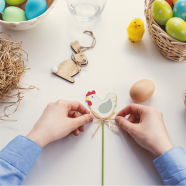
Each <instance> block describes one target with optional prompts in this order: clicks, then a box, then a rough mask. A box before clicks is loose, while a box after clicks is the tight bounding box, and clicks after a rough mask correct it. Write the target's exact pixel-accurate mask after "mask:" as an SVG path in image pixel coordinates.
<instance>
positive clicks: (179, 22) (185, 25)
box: [165, 17, 186, 41]
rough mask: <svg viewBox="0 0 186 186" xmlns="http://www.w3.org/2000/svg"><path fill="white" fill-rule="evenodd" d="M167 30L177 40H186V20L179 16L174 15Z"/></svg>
mask: <svg viewBox="0 0 186 186" xmlns="http://www.w3.org/2000/svg"><path fill="white" fill-rule="evenodd" d="M165 29H166V32H167V33H168V34H169V35H170V36H171V37H173V38H174V39H176V40H179V41H186V22H185V21H184V20H183V19H181V18H178V17H173V18H171V19H169V20H168V21H167V24H166V27H165Z"/></svg>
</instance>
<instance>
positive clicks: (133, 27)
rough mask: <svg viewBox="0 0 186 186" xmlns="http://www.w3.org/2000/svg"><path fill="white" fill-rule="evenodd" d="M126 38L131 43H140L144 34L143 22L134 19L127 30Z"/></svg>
mask: <svg viewBox="0 0 186 186" xmlns="http://www.w3.org/2000/svg"><path fill="white" fill-rule="evenodd" d="M127 32H128V38H129V40H130V41H131V42H132V43H135V42H136V41H140V40H141V39H142V38H143V35H144V33H145V26H144V22H143V21H142V20H141V19H138V18H135V19H134V20H133V21H132V22H131V23H130V25H129V26H128V28H127Z"/></svg>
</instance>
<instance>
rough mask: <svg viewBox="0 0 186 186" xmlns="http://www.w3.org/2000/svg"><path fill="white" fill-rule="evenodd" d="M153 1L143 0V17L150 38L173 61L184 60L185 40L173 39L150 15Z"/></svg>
mask: <svg viewBox="0 0 186 186" xmlns="http://www.w3.org/2000/svg"><path fill="white" fill-rule="evenodd" d="M154 1H155V0H145V17H146V21H147V24H148V29H149V31H150V35H151V38H152V40H153V41H154V43H155V45H156V47H157V48H158V50H159V51H160V52H161V53H162V54H163V55H164V56H165V57H166V58H168V59H171V60H173V61H185V60H186V42H181V41H178V40H175V39H173V38H172V37H170V36H169V35H168V34H167V33H166V31H164V29H163V28H161V27H160V26H159V25H158V24H157V23H156V22H155V21H154V19H153V17H152V5H153V2H154Z"/></svg>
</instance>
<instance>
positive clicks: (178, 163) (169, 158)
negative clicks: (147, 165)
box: [153, 147, 186, 185]
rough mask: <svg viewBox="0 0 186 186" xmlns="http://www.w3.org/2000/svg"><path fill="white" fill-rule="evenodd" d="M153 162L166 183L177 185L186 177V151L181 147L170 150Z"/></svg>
mask: <svg viewBox="0 0 186 186" xmlns="http://www.w3.org/2000/svg"><path fill="white" fill-rule="evenodd" d="M153 162H154V165H155V167H156V168H157V170H158V172H159V174H160V175H161V177H162V179H163V181H164V183H165V185H176V184H178V183H179V182H181V181H182V180H184V179H185V178H186V152H185V151H184V150H183V149H182V148H181V147H176V148H173V149H171V150H169V151H168V152H166V153H164V154H163V155H161V156H159V157H158V158H156V159H155V160H154V161H153Z"/></svg>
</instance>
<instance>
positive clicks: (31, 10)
mask: <svg viewBox="0 0 186 186" xmlns="http://www.w3.org/2000/svg"><path fill="white" fill-rule="evenodd" d="M46 9H47V2H46V0H28V2H27V4H26V8H25V11H26V16H27V18H28V19H34V18H36V17H38V16H40V15H41V14H43V13H44V12H45V11H46Z"/></svg>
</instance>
